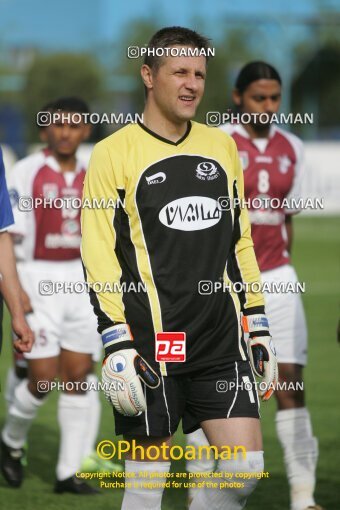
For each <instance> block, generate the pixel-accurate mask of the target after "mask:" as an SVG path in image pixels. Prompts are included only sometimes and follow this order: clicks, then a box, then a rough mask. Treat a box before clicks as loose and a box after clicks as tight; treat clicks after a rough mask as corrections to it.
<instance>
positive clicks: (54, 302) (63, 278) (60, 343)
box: [18, 259, 101, 360]
mask: <svg viewBox="0 0 340 510" xmlns="http://www.w3.org/2000/svg"><path fill="white" fill-rule="evenodd" d="M18 273H19V278H20V281H21V284H22V286H23V288H24V289H25V291H26V292H27V294H28V295H29V297H30V300H31V304H32V307H33V313H31V314H28V315H27V320H28V323H29V325H30V327H31V328H32V330H33V331H34V334H35V343H34V346H33V348H32V351H31V352H30V353H28V354H25V358H27V359H40V358H50V357H54V356H58V355H59V353H60V349H61V348H63V349H67V350H69V351H73V352H79V353H86V354H92V356H93V357H95V358H96V360H97V359H98V353H99V347H100V344H101V342H100V335H99V334H98V333H97V320H96V317H95V315H94V313H93V309H92V306H91V304H90V298H89V295H88V293H87V292H74V291H73V290H72V291H66V292H65V291H64V289H63V290H60V291H59V292H57V293H55V292H54V293H47V294H46V293H45V294H42V288H43V289H44V292H46V291H47V292H49V289H51V288H52V285H53V284H54V287H55V284H56V283H57V282H67V283H68V284H71V285H72V283H75V282H83V281H84V274H83V270H82V265H81V261H80V259H76V260H71V261H62V262H58V261H55V262H54V261H53V262H50V261H40V260H37V261H29V262H25V263H21V264H18ZM41 282H47V283H45V286H44V285H43V286H42V284H41ZM51 282H52V283H51ZM75 288H78V286H75ZM79 288H81V285H79Z"/></svg>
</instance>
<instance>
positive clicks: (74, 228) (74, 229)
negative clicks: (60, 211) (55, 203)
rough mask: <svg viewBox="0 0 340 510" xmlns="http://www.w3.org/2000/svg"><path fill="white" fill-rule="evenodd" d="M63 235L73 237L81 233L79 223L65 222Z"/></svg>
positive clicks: (62, 227)
mask: <svg viewBox="0 0 340 510" xmlns="http://www.w3.org/2000/svg"><path fill="white" fill-rule="evenodd" d="M61 233H62V234H63V235H66V236H73V235H75V234H79V233H80V227H79V222H78V221H75V220H64V221H63V222H62V224H61Z"/></svg>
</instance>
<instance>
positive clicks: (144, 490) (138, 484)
mask: <svg viewBox="0 0 340 510" xmlns="http://www.w3.org/2000/svg"><path fill="white" fill-rule="evenodd" d="M169 469H170V462H137V461H133V460H126V461H125V473H135V476H134V477H133V478H130V477H126V482H131V485H132V487H126V488H125V490H124V498H123V503H122V507H121V510H136V509H137V508H138V510H161V503H162V496H163V491H164V486H165V484H166V482H167V481H168V479H167V478H166V476H159V477H158V476H155V473H159V474H160V475H161V474H162V473H167V472H168V471H169ZM141 472H144V473H149V474H151V473H152V478H150V477H147V476H145V475H144V476H139V473H141ZM126 482H125V483H126ZM150 483H152V484H157V485H159V487H158V486H157V487H154V486H153V487H152V489H150V487H148V486H144V487H143V484H145V485H146V484H150Z"/></svg>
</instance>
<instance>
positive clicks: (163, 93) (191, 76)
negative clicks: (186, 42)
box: [149, 46, 206, 123]
mask: <svg viewBox="0 0 340 510" xmlns="http://www.w3.org/2000/svg"><path fill="white" fill-rule="evenodd" d="M174 47H176V46H174ZM178 47H179V48H180V46H178ZM205 75H206V58H205V57H204V56H200V57H191V56H179V57H172V56H169V57H163V58H162V62H161V65H160V67H159V68H158V69H157V70H156V71H154V72H152V73H151V78H150V80H151V83H152V88H151V89H149V94H152V96H153V100H154V102H155V103H156V105H157V107H158V109H159V110H160V111H161V112H162V113H163V114H164V116H165V117H166V118H168V119H169V120H171V121H173V122H175V123H181V122H184V121H187V120H190V119H192V118H193V117H194V116H195V114H196V109H197V107H198V105H199V103H200V101H201V99H202V96H203V92H204V85H205Z"/></svg>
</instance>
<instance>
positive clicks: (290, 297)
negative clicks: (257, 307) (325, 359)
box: [261, 264, 307, 366]
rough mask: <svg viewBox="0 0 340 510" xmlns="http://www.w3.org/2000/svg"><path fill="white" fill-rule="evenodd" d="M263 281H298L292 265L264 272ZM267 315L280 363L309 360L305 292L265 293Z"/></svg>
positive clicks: (298, 362)
mask: <svg viewBox="0 0 340 510" xmlns="http://www.w3.org/2000/svg"><path fill="white" fill-rule="evenodd" d="M261 277H262V282H263V283H266V282H268V283H274V282H275V283H276V285H277V284H278V283H279V282H287V283H288V282H294V283H295V282H298V279H297V276H296V273H295V270H294V268H293V267H292V266H290V265H288V264H287V265H284V266H280V267H278V268H276V269H272V270H270V271H264V272H263V273H261ZM264 297H265V304H266V314H267V317H268V321H269V328H270V333H271V335H272V337H273V341H274V345H275V349H276V354H277V360H278V362H279V363H294V364H296V365H303V366H305V365H306V363H307V326H306V319H305V313H304V309H303V304H302V299H301V295H300V294H299V293H295V292H288V293H283V292H279V293H268V292H264Z"/></svg>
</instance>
